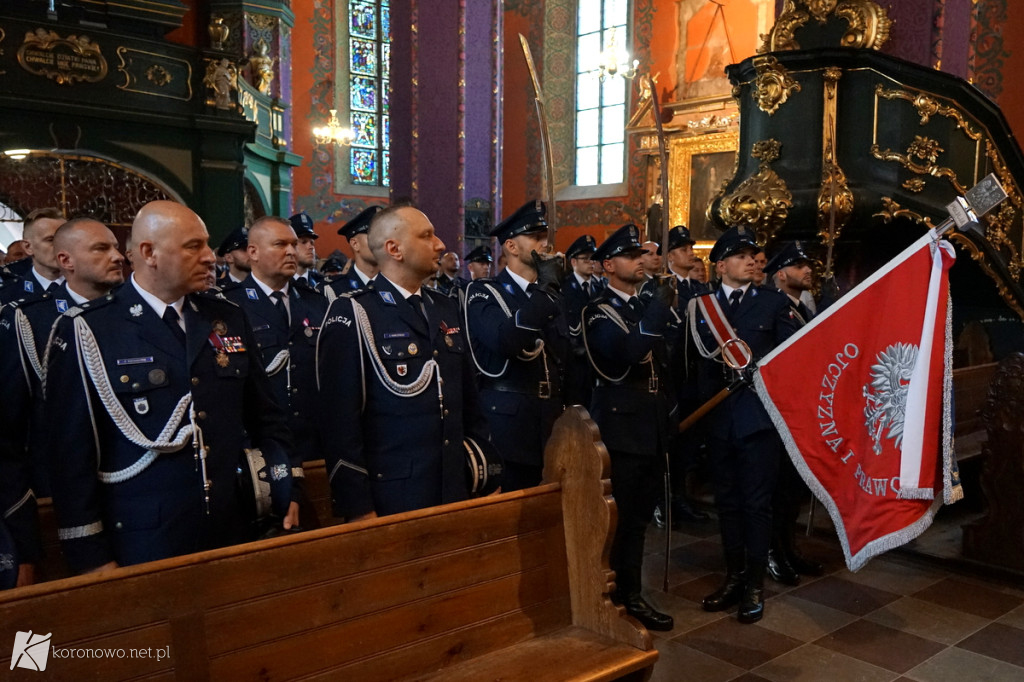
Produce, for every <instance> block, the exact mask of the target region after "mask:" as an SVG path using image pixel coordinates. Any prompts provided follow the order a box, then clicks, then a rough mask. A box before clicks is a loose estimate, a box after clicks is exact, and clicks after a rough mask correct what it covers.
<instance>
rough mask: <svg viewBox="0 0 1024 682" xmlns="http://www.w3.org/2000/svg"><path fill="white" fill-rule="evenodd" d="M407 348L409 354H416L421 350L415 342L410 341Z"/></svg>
mask: <svg viewBox="0 0 1024 682" xmlns="http://www.w3.org/2000/svg"><path fill="white" fill-rule="evenodd" d="M407 350H408V351H409V355H416V353H417V352H418V351H419V348H417V347H416V344H415V343H410V344H409V348H408V349H407Z"/></svg>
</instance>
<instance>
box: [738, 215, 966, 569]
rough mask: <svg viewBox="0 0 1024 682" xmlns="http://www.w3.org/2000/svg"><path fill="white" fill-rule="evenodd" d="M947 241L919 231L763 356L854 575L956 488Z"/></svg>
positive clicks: (757, 383)
mask: <svg viewBox="0 0 1024 682" xmlns="http://www.w3.org/2000/svg"><path fill="white" fill-rule="evenodd" d="M954 258H955V256H954V253H953V248H952V246H950V245H949V243H948V242H945V241H939V240H937V238H936V237H935V235H934V234H933V233H929V234H928V235H925V236H924V237H922V238H921V239H920V240H919V241H918V242H916V243H915V244H913V245H912V246H910V247H909V248H907V249H906V250H905V251H904V252H903V253H901V254H900V255H899V256H897V257H896V258H894V259H893V260H892V261H890V262H889V263H887V264H886V265H885V266H884V267H882V268H881V269H880V270H879V271H878V272H876V273H875V274H873V275H872V276H871V277H870V278H868V279H867V280H866V281H864V282H862V283H861V284H860V285H859V286H857V287H856V288H855V289H854V290H853V291H851V292H850V293H849V294H847V295H846V296H844V297H843V298H842V299H840V301H839V302H837V303H836V304H835V305H833V306H832V307H831V308H829V309H828V310H826V311H825V312H824V313H822V314H821V315H820V316H819V317H816V318H814V319H813V320H812V321H811V322H810V323H809V324H808V325H807V326H806V327H804V328H803V329H802V330H801V331H800V332H799V333H797V334H795V335H794V336H793V337H791V338H790V339H789V340H788V341H787V342H786V343H785V344H783V345H781V346H779V348H777V349H776V350H775V351H774V352H772V353H771V354H770V355H768V356H767V357H765V358H764V359H763V360H762V361H761V362H760V364H759V367H758V370H757V372H756V374H755V377H754V387H755V390H756V391H757V393H758V395H759V396H760V398H761V401H762V402H763V403H764V404H765V407H766V408H767V410H768V413H769V414H770V415H771V417H772V420H773V421H774V422H775V424H776V426H777V427H778V429H779V433H780V434H781V436H782V440H783V442H785V444H786V449H787V451H788V452H789V456H790V458H791V459H792V460H793V463H794V464H795V465H796V468H797V470H798V471H799V472H800V475H801V476H802V477H803V479H804V481H806V482H807V485H808V486H809V487H810V489H811V491H812V492H813V493H814V495H815V496H816V497H817V498H818V499H819V500H820V501H821V502H822V504H823V505H824V506H825V508H826V509H827V510H828V512H829V514H830V516H831V517H832V521H833V523H834V524H835V527H836V530H837V532H838V534H839V538H840V540H841V541H842V544H843V551H844V553H845V554H846V564H847V566H848V567H849V568H850V570H853V571H856V570H857V569H859V568H860V567H862V566H863V565H864V564H865V563H866V562H867V561H868V560H869V559H871V558H872V557H874V556H876V555H878V554H881V553H882V552H885V551H887V550H889V549H892V548H894V547H898V546H899V545H902V544H904V543H906V542H908V541H910V540H912V539H914V538H915V537H917V536H918V535H920V534H921V533H922V532H924V530H925V529H926V528H927V527H928V526H929V525H930V524H931V521H932V517H933V516H934V514H935V512H936V511H937V509H938V506H939V505H940V504H942V503H943V502H944V501H945V502H946V503H947V504H948V503H952V502H955V501H956V500H957V499H960V496H961V495H962V493H961V491H960V488H959V485H958V482H957V481H956V480H954V479H955V474H954V473H953V462H952V435H951V414H950V407H951V405H950V402H951V395H952V374H951V360H950V305H949V279H948V270H949V268H950V267H951V266H952V264H953V261H954Z"/></svg>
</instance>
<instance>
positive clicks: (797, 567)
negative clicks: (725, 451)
mask: <svg viewBox="0 0 1024 682" xmlns="http://www.w3.org/2000/svg"><path fill="white" fill-rule="evenodd" d="M815 263H817V261H816V260H815V259H814V258H812V257H811V256H809V255H808V254H807V252H806V250H805V249H804V245H803V243H802V242H799V241H795V242H789V243H787V244H785V245H784V246H783V247H782V248H781V249H779V251H778V253H776V254H775V255H774V256H773V257H772V258H771V260H769V261H768V264H767V266H765V273H766V275H767V276H768V277H771V278H772V280H773V283H774V284H775V286H776V288H778V290H779V291H781V292H782V293H784V294H786V296H787V297H788V298H789V305H790V307H791V308H792V310H793V315H794V316H795V317H796V320H797V322H798V323H799V324H800V325H801V326H802V325H804V324H806V323H807V322H810V320H811V318H812V317H813V316H814V313H812V312H811V310H810V308H808V307H807V305H806V304H805V303H804V302H803V300H801V295H802V294H803V293H804V292H806V291H810V289H811V285H812V283H813V276H814V265H815ZM808 496H809V491H808V490H807V485H806V484H805V483H804V482H803V480H802V479H801V478H800V474H798V473H797V471H796V467H794V466H793V462H792V461H791V460H790V459H789V457H788V456H787V455H786V453H785V451H782V455H781V458H780V460H779V476H778V481H777V483H776V485H775V492H774V494H773V495H772V544H771V548H770V549H769V550H768V575H769V576H770V577H771V578H772V580H775V581H777V582H780V583H783V584H785V585H798V584H799V583H800V576H801V575H812V576H817V575H821V574H822V572H823V568H822V565H821V564H820V563H818V562H816V561H811V560H809V559H806V558H804V557H803V556H801V555H800V553H799V552H798V551H797V548H796V542H795V533H794V528H795V526H796V520H797V517H798V516H799V515H800V505H801V504H802V503H803V501H804V499H806V498H807V497H808Z"/></svg>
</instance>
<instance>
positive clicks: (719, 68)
mask: <svg viewBox="0 0 1024 682" xmlns="http://www.w3.org/2000/svg"><path fill="white" fill-rule="evenodd" d="M677 4H678V10H677V12H678V13H677V16H678V22H679V23H678V26H679V51H678V52H677V53H676V72H677V73H678V74H679V77H678V80H677V84H676V100H677V101H684V100H687V99H699V98H706V97H719V96H728V94H729V92H730V90H731V86H730V84H729V79H728V78H726V76H725V67H726V66H728V65H729V64H736V63H739V62H741V61H743V60H744V59H746V58H747V57H750V56H752V55H753V54H755V53H756V52H757V48H758V47H759V45H760V41H761V38H760V36H761V34H765V33H768V31H769V30H770V29H771V25H772V22H773V21H774V19H775V0H678V3H677Z"/></svg>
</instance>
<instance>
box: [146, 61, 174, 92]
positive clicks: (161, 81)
mask: <svg viewBox="0 0 1024 682" xmlns="http://www.w3.org/2000/svg"><path fill="white" fill-rule="evenodd" d="M146 80H148V81H149V82H150V83H152V84H153V85H156V86H157V87H161V88H162V87H163V86H165V85H167V84H168V83H170V82H171V80H172V78H171V72H170V71H168V70H167V69H165V68H164V67H162V66H160V65H159V64H154V65H153V66H151V67H149V68H148V69H146Z"/></svg>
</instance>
